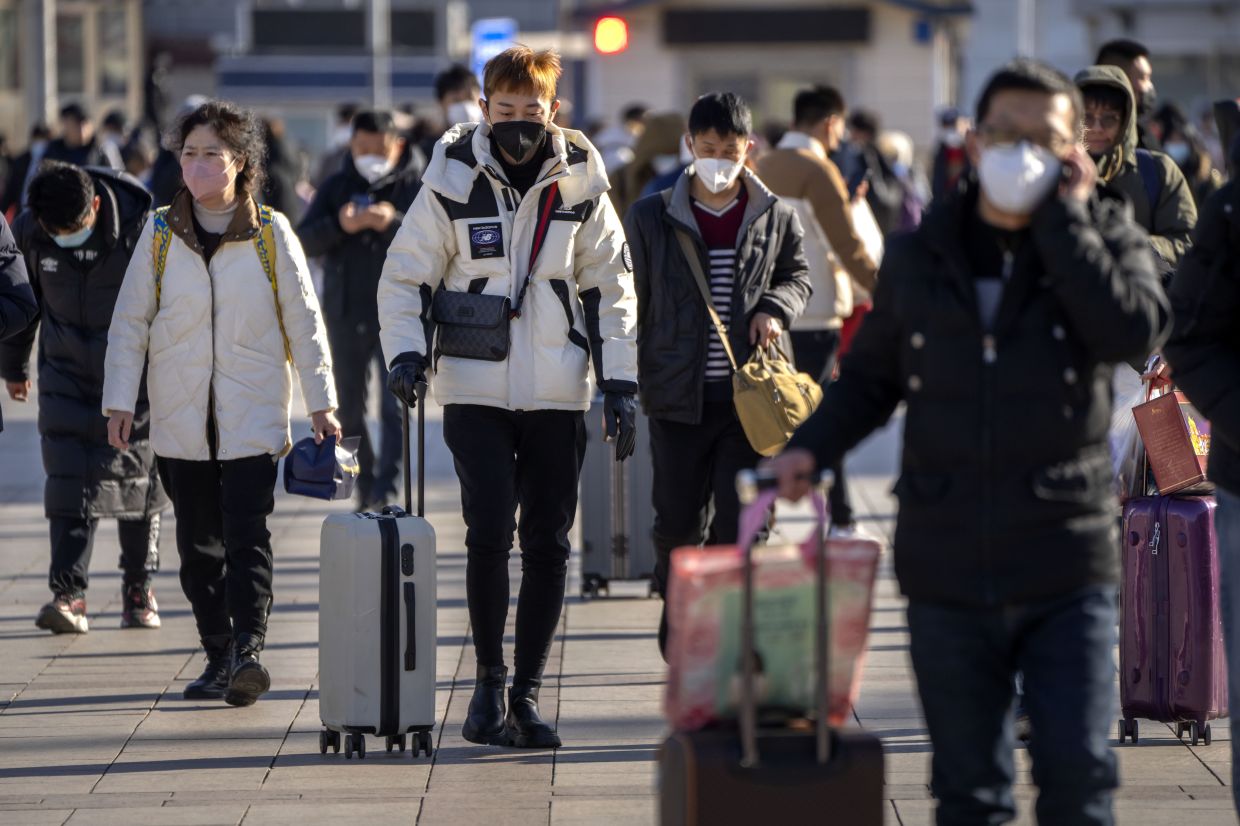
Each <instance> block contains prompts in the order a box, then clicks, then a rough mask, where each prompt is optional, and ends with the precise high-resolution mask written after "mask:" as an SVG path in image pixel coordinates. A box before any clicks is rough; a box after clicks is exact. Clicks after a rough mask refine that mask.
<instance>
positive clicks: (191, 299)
mask: <svg viewBox="0 0 1240 826" xmlns="http://www.w3.org/2000/svg"><path fill="white" fill-rule="evenodd" d="M191 214H192V202H191V200H190V197H189V193H188V192H186V191H184V190H182V192H181V193H180V194H178V196H177V197H176V199H174V201H173V204H172V208H171V210H169V213H168V223H169V226H170V227H171V228H172V241H171V245H170V247H169V250H168V259H167V265H166V267H165V269H164V277H163V283H162V289H161V297H160V300H159V306H158V307H157V306H156V300H155V274H154V263H153V258H152V253H151V250H152V244H153V240H154V229H153V221H150V220H148V221H147V224H146V227H145V228H143V230H142V235H141V238H140V240H139V241H138V246H137V247H136V248H135V251H134V255H133V258H132V259H130V262H129V269H128V270H127V271H126V273H125V281H124V284H123V285H122V286H121V291H120V295H119V297H118V298H117V301H116V310H115V311H114V312H113V314H112V325H111V327H110V329H109V330H108V351H107V357H106V359H105V362H104V383H103V408H104V415H108V413H109V412H110V411H122V410H123V411H132V410H133V409H134V405H135V402H136V400H137V397H138V387H139V385H140V384H141V382H142V372H143V367H144V366H145V365H147V364H148V363H149V367H148V368H147V391H148V394H149V396H150V400H151V445H152V447H153V448H154V450H155V454H156V455H157V456H163V457H165V458H169V459H190V460H198V461H202V460H207V459H211V458H212V456H211V453H210V448H209V446H208V443H207V411H208V410H209V409H210V408H211V406H212V405H214V408H215V410H214V413H215V416H214V418H215V425H216V429H217V431H218V437H219V439H218V448H219V449H218V452H217V457H218V458H219V459H221V460H229V459H241V458H245V457H248V456H260V455H262V454H271V455H273V456H282V455H283V454H285V453H286V452H287V451H288V449H289V447H290V445H291V444H292V442H291V438H290V434H289V412H290V411H289V408H290V405H291V402H292V394H293V375H292V371H291V369H290V365H289V364H288V362H287V360H286V358H285V354H284V342H283V339H282V337H281V335H280V327H279V324H278V323H277V320H276V308H275V296H274V294H273V291H272V288H271V284H270V283H269V282H268V280H267V276H266V274H265V273H264V272H263V267H262V264H261V263H260V261H259V258H258V253H257V251H256V250H255V247H254V241H253V238H254V235H255V234H257V232H258V216H257V209H256V207H255V205H254V202H253V200H251V199H249V198H247V199H246V200H245V201H244V202H243V203H242V205H241V207H240V208H239V209H238V210H237V213H236V215H235V216H234V218H233V222H232V224H231V225H230V226H229V228H228V231H227V232H226V233H225V235H224V242H223V243H222V244H221V245H220V248H219V249H218V250H216V252H215V255H214V256H212V258H211V263H210V264H209V265H208V264H206V263H204V261H203V258H202V252H201V248H200V247H199V245H198V240H197V238H196V237H195V235H194V229H193V226H192V222H191V217H190V216H191ZM273 229H274V231H275V242H276V243H275V246H276V248H275V250H274V251H273V252H274V255H275V261H276V267H275V269H276V282H277V284H278V286H279V293H280V309H281V311H282V314H283V316H284V328H285V330H286V331H287V333H288V339H289V346H290V348H291V350H292V354H293V362H294V366H295V368H296V370H297V377H298V379H299V380H300V382H301V388H302V396H303V398H304V399H305V403H306V409H307V410H308V411H311V412H317V411H321V410H333V409H335V407H336V386H335V381H334V379H333V377H332V365H331V356H330V354H329V351H328V347H327V332H326V329H325V328H324V326H323V316H322V313H321V312H320V311H319V302H318V299H317V298H316V297H315V294H314V287H313V286H312V284H311V282H310V271H309V268H308V267H307V266H306V258H305V255H304V254H303V253H302V250H301V244H300V243H299V242H298V240H297V235H296V234H295V233H294V232H293V230H292V228H291V227H290V226H289V222H288V219H287V218H285V217H284V216H283V215H282V214H280V213H276V215H275V221H274V224H273Z"/></svg>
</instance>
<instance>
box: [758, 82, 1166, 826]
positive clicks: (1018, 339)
mask: <svg viewBox="0 0 1240 826" xmlns="http://www.w3.org/2000/svg"><path fill="white" fill-rule="evenodd" d="M1081 111H1082V103H1081V95H1080V92H1079V91H1078V90H1077V89H1076V87H1074V86H1073V85H1072V83H1071V82H1070V81H1069V80H1068V79H1067V78H1066V77H1064V76H1063V75H1062V74H1060V73H1059V72H1057V71H1055V70H1054V69H1052V68H1050V67H1048V66H1046V65H1044V64H1041V63H1038V62H1035V61H1030V60H1018V61H1015V62H1013V63H1010V64H1008V65H1007V66H1005V67H1004V68H1003V69H1001V70H1000V71H999V72H997V73H996V74H995V75H994V76H993V77H991V78H990V80H989V81H988V83H987V84H986V87H985V89H984V90H983V92H982V95H981V99H980V100H979V101H978V104H977V115H978V128H977V131H976V132H974V133H971V134H970V135H969V137H968V152H969V156H970V161H971V164H972V166H973V168H974V169H976V170H977V175H976V180H969V181H968V182H967V186H966V187H964V188H962V189H961V191H960V192H959V193H956V194H954V195H949V196H947V197H945V198H944V199H942V200H940V201H936V202H935V204H934V207H933V209H932V211H931V212H930V213H929V215H928V216H927V217H926V219H925V220H924V222H923V223H922V225H921V227H920V228H919V229H918V230H917V231H916V232H915V233H912V234H909V235H903V236H898V237H896V238H895V239H894V240H893V241H892V242H891V244H890V245H889V246H888V248H887V251H886V255H885V257H884V259H883V263H882V267H881V269H880V272H879V277H878V287H877V290H876V293H875V296H874V309H873V311H871V313H870V314H869V315H868V316H867V318H866V320H865V324H864V325H862V327H861V330H860V332H859V333H858V334H857V338H856V340H855V341H854V343H853V347H852V350H850V351H849V353H848V355H846V356H845V357H844V361H843V364H842V370H841V374H840V378H839V380H838V381H836V382H835V383H834V384H832V385H830V386H829V387H828V388H827V390H826V394H825V398H824V399H823V401H822V405H821V406H820V407H819V408H818V410H817V411H816V412H815V414H814V416H812V417H811V418H810V419H809V420H808V421H807V422H806V423H805V425H804V426H803V427H802V428H801V429H800V430H799V431H798V432H797V433H796V434H795V436H794V437H793V439H792V441H791V443H790V444H789V446H788V449H787V450H786V451H785V452H784V453H783V454H782V455H781V456H779V457H777V458H776V459H774V460H773V461H772V463H771V464H772V466H773V468H774V470H775V472H776V474H777V475H778V477H779V482H780V489H781V492H782V493H783V495H785V496H788V497H790V498H800V497H801V496H804V494H805V493H806V492H807V490H808V489H809V486H810V484H811V478H812V475H813V473H814V471H815V469H816V468H820V467H821V468H826V467H831V466H832V465H833V464H834V463H835V462H837V461H838V460H839V458H840V457H841V456H843V455H844V453H845V452H846V451H847V450H848V449H850V448H851V447H853V446H854V445H856V444H857V443H858V442H860V441H861V440H862V439H863V438H864V437H865V436H866V435H867V434H869V433H870V432H871V431H873V430H875V429H876V428H878V427H879V426H881V425H882V424H883V423H884V422H886V421H887V419H888V418H889V417H890V416H891V414H892V413H893V412H894V411H895V409H896V406H897V405H898V404H899V403H900V402H904V403H905V405H906V413H905V420H904V450H903V458H902V460H901V461H902V467H901V473H900V478H899V481H898V482H897V483H896V487H895V492H896V495H897V496H898V497H899V500H900V509H899V517H898V520H897V524H896V535H895V545H894V561H895V570H896V577H897V579H898V580H899V583H900V589H901V591H902V592H903V593H904V595H905V596H906V597H907V598H908V629H909V651H910V656H911V659H912V663H913V670H914V673H915V674H916V676H917V684H918V691H919V693H920V696H921V704H922V709H923V711H924V714H925V719H926V726H927V728H928V729H929V732H930V739H931V743H932V744H933V747H934V757H933V771H932V781H931V788H932V791H933V793H934V797H935V799H936V800H937V801H938V809H937V822H938V823H939V824H940V826H942V825H943V824H975V823H1005V822H1007V821H1009V820H1012V819H1015V817H1016V807H1015V803H1014V801H1013V796H1012V782H1013V779H1014V777H1015V767H1014V762H1013V746H1014V738H1013V713H1012V712H1013V708H1012V707H1013V702H1012V701H1013V693H1014V685H1013V681H1014V677H1015V674H1016V672H1017V671H1020V672H1023V674H1024V687H1025V707H1026V709H1027V711H1028V714H1029V719H1030V723H1031V725H1032V728H1033V738H1032V740H1031V741H1030V743H1029V752H1030V756H1031V757H1032V759H1033V778H1034V782H1035V783H1037V785H1038V787H1039V797H1038V800H1037V821H1038V822H1039V823H1054V824H1056V825H1057V826H1070V825H1071V824H1110V823H1112V822H1113V820H1114V815H1113V812H1112V805H1111V802H1112V792H1113V789H1114V788H1115V786H1116V785H1117V780H1118V778H1117V775H1116V766H1115V757H1114V755H1112V753H1111V749H1110V746H1109V735H1110V731H1111V726H1112V724H1113V722H1114V720H1115V717H1114V705H1115V688H1114V665H1113V663H1112V659H1111V652H1112V647H1113V645H1114V642H1115V625H1116V607H1115V604H1116V594H1115V588H1116V581H1117V578H1118V577H1117V575H1118V559H1117V554H1116V549H1117V547H1118V544H1119V543H1118V538H1117V537H1116V535H1115V530H1116V529H1115V513H1116V502H1115V497H1114V495H1113V493H1112V473H1111V460H1110V453H1109V450H1108V443H1107V430H1108V427H1109V424H1110V421H1111V375H1112V371H1113V368H1114V365H1116V364H1117V363H1121V362H1126V361H1129V360H1132V359H1135V358H1140V357H1142V356H1144V354H1146V353H1148V352H1151V351H1152V350H1154V349H1157V348H1158V347H1159V346H1160V345H1161V344H1162V342H1163V341H1164V340H1165V339H1166V336H1167V333H1168V331H1169V313H1168V309H1167V299H1166V297H1165V296H1164V295H1163V293H1162V290H1161V289H1160V287H1159V283H1158V278H1157V275H1156V274H1155V270H1154V262H1153V258H1152V253H1151V251H1150V247H1149V239H1148V237H1147V236H1146V234H1145V231H1144V230H1142V229H1141V228H1140V227H1138V226H1137V225H1136V224H1134V223H1133V222H1132V219H1131V218H1130V217H1129V214H1128V211H1127V209H1126V208H1124V207H1122V206H1120V205H1116V204H1114V203H1104V202H1102V201H1100V200H1099V199H1098V198H1097V196H1096V195H1095V194H1094V187H1095V182H1096V176H1097V172H1096V169H1095V167H1094V164H1093V161H1091V160H1090V157H1089V155H1088V154H1087V152H1086V150H1085V148H1084V147H1082V146H1081V145H1080V144H1079V143H1078V142H1077V128H1076V125H1077V123H1078V122H1079V119H1080V113H1081Z"/></svg>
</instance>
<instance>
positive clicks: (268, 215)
mask: <svg viewBox="0 0 1240 826" xmlns="http://www.w3.org/2000/svg"><path fill="white" fill-rule="evenodd" d="M274 216H275V213H274V211H273V210H272V209H271V207H269V206H265V205H260V206H259V208H258V226H259V230H258V235H255V236H254V248H255V249H256V250H257V251H258V260H259V261H260V262H261V263H262V265H263V272H264V273H266V274H267V282H268V283H269V284H271V294H272V295H273V296H274V297H275V300H276V323H277V324H279V325H280V337H281V338H282V339H284V357H285V358H286V359H288V362H289V364H292V363H293V348H292V347H290V346H289V343H288V333H286V332H284V311H283V310H282V309H281V307H280V285H279V283H278V282H277V281H276V258H275V254H276V231H275V227H274V226H273V220H274Z"/></svg>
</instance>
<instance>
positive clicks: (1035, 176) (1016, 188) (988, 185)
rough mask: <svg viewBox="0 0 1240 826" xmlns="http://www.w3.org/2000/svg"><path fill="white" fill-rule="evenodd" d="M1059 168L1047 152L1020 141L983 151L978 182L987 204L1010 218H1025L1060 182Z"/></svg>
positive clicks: (1048, 151)
mask: <svg viewBox="0 0 1240 826" xmlns="http://www.w3.org/2000/svg"><path fill="white" fill-rule="evenodd" d="M1060 169H1061V164H1060V162H1059V159H1058V158H1056V157H1055V156H1054V155H1052V154H1051V151H1050V150H1049V149H1046V148H1045V147H1042V146H1035V145H1034V144H1031V143H1029V142H1028V141H1021V142H1020V143H1018V144H1014V145H1012V146H989V147H986V148H985V149H983V150H982V158H981V162H980V163H979V164H978V166H977V178H978V181H979V182H980V183H981V186H982V192H983V193H984V194H985V195H986V198H987V200H989V201H990V202H991V203H992V204H994V205H995V207H996V208H997V209H1000V210H1002V211H1004V212H1008V213H1011V214H1013V215H1028V214H1029V213H1031V212H1033V210H1034V208H1035V207H1037V205H1038V204H1039V203H1040V202H1041V201H1042V199H1043V198H1045V197H1046V195H1047V193H1049V192H1050V191H1051V189H1052V188H1054V186H1055V184H1056V183H1057V182H1058V181H1059V171H1060Z"/></svg>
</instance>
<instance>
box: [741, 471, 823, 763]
mask: <svg viewBox="0 0 1240 826" xmlns="http://www.w3.org/2000/svg"><path fill="white" fill-rule="evenodd" d="M834 482H835V476H834V474H832V473H831V471H829V470H827V471H823V473H822V476H821V477H820V478H819V484H818V489H817V490H815V491H814V492H813V493H812V494H811V495H810V502H811V504H812V505H813V508H814V517H815V521H814V536H815V537H816V538H817V540H818V542H817V549H818V553H817V555H816V558H815V563H816V565H815V570H816V580H817V583H816V588H815V590H816V603H817V605H816V612H815V613H816V614H817V633H816V635H815V645H814V649H815V653H814V665H815V669H814V670H815V672H816V674H815V686H816V688H815V692H816V696H817V700H818V702H817V705H818V708H817V712H816V713H817V718H818V719H817V720H816V721H815V732H816V735H817V752H818V762H819V763H820V764H826V762H827V761H828V760H830V759H831V734H830V731H829V730H828V727H827V715H828V713H829V711H830V699H829V698H830V686H829V685H828V684H827V672H828V663H827V658H828V647H829V645H830V639H831V637H830V619H829V614H830V611H829V607H828V597H829V594H828V592H827V564H828V562H827V542H826V534H827V521H828V518H827V517H828V511H827V492H828V491H829V490H830V488H831V485H832V484H834ZM778 484H779V480H778V479H777V478H776V477H775V476H774V474H771V473H767V472H764V471H758V472H754V471H751V470H746V471H742V472H741V473H739V474H737V477H736V490H737V493H738V494H739V495H740V500H741V503H742V504H743V505H745V511H744V513H743V514H742V515H741V541H742V542H743V545H742V546H741V547H742V549H743V553H744V555H745V564H744V568H743V571H744V583H743V588H744V591H743V595H742V603H741V703H740V727H741V749H742V751H741V766H742V767H744V768H754V767H756V766H757V765H758V764H759V755H758V713H757V708H756V699H755V692H754V683H755V681H756V679H757V673H756V672H757V667H758V666H757V651H756V650H755V648H756V646H755V641H754V627H753V600H754V564H753V546H754V543H755V542H756V541H757V538H758V533H759V531H760V529H761V526H760V525H758V524H755V523H756V521H757V519H758V516H756V515H759V514H765V513H766V512H767V511H768V510H770V508H772V507H773V506H774V504H775V499H776V494H777V490H776V489H777V487H778Z"/></svg>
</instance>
